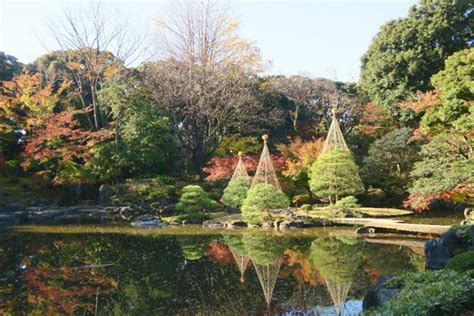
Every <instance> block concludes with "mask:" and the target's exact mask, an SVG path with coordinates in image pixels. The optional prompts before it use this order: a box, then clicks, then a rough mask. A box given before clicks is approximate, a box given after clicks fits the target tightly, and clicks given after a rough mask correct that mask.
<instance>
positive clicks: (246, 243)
mask: <svg viewBox="0 0 474 316" xmlns="http://www.w3.org/2000/svg"><path fill="white" fill-rule="evenodd" d="M404 243H406V244H407V246H403V245H400V244H404ZM420 245H422V241H420V240H411V241H407V240H396V239H394V238H390V239H370V240H364V239H359V238H356V237H354V236H353V235H352V232H351V231H350V230H340V229H339V230H334V229H331V230H330V229H322V228H321V229H312V230H300V231H293V232H289V233H285V234H281V233H280V234H279V233H274V232H262V231H259V230H258V231H257V230H252V229H247V230H242V231H229V230H227V231H220V230H203V229H201V228H197V227H196V228H189V227H170V228H165V229H159V230H140V229H131V228H128V227H127V228H125V227H122V228H117V227H101V228H96V227H93V226H62V227H57V226H56V227H51V226H43V227H38V226H36V227H27V226H20V227H17V228H15V229H13V230H10V231H7V232H3V233H0V314H1V315H3V314H6V315H9V314H14V315H17V314H38V315H39V314H41V315H52V314H79V315H94V314H98V315H110V314H115V315H178V314H179V315H189V314H192V315H194V314H207V315H209V314H218V315H221V314H225V315H234V314H238V315H242V314H270V313H273V314H279V313H284V314H287V315H291V314H299V315H302V314H305V315H336V314H337V313H338V312H341V313H342V314H344V315H353V314H357V313H359V312H360V311H361V309H362V299H363V297H364V295H365V293H366V291H367V288H368V287H369V286H370V285H371V284H373V283H374V282H375V280H376V279H377V277H378V276H380V275H383V274H389V273H392V274H399V273H402V272H405V271H416V270H420V269H422V266H423V257H422V256H420V255H417V254H416V253H417V252H418V253H419V252H420Z"/></svg>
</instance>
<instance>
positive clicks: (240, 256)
mask: <svg viewBox="0 0 474 316" xmlns="http://www.w3.org/2000/svg"><path fill="white" fill-rule="evenodd" d="M224 240H225V243H226V245H227V246H228V247H229V249H230V251H231V252H232V256H233V257H234V260H235V263H236V264H237V267H238V268H239V271H240V282H244V280H245V279H244V275H245V270H246V269H247V266H248V264H249V261H250V257H249V256H247V255H246V254H245V245H244V243H243V241H242V236H240V235H227V236H224Z"/></svg>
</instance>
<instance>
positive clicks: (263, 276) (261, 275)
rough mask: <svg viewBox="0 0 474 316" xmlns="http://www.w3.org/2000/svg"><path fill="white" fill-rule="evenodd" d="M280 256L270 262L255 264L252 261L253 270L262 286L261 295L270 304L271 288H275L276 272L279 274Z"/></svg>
mask: <svg viewBox="0 0 474 316" xmlns="http://www.w3.org/2000/svg"><path fill="white" fill-rule="evenodd" d="M281 262H282V258H278V259H277V260H276V261H275V262H273V263H270V264H256V263H255V262H254V263H253V266H254V268H255V271H256V272H257V276H258V280H259V281H260V285H261V286H262V290H263V296H264V297H265V302H267V304H268V305H270V302H271V301H272V296H273V290H274V289H275V285H276V281H277V279H278V274H280V267H281Z"/></svg>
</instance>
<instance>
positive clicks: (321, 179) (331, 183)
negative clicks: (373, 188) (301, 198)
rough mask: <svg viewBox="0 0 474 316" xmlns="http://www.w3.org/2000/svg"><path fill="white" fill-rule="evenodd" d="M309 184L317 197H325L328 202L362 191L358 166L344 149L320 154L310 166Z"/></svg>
mask: <svg viewBox="0 0 474 316" xmlns="http://www.w3.org/2000/svg"><path fill="white" fill-rule="evenodd" d="M309 186H310V188H311V191H313V193H314V194H315V195H316V196H317V197H319V198H327V199H329V202H330V203H332V202H335V201H337V200H338V199H339V198H341V197H344V196H348V195H356V194H359V193H362V192H364V186H363V184H362V181H361V179H360V176H359V170H358V167H357V165H356V163H355V162H354V159H353V157H352V154H351V153H350V152H348V151H346V150H331V151H328V152H326V153H324V154H321V155H320V156H319V158H318V160H316V162H315V163H314V164H313V166H312V167H311V173H310V180H309Z"/></svg>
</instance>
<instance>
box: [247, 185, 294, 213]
mask: <svg viewBox="0 0 474 316" xmlns="http://www.w3.org/2000/svg"><path fill="white" fill-rule="evenodd" d="M288 206H290V199H289V198H288V197H287V196H286V194H285V193H283V192H281V191H278V190H277V189H276V188H275V187H274V186H273V185H271V184H266V183H259V184H256V185H255V186H254V187H253V188H251V189H250V190H249V191H248V193H247V197H246V198H245V200H244V202H243V204H242V214H243V218H244V220H246V221H251V220H259V221H260V220H262V219H265V217H271V216H270V210H272V209H278V208H287V207H288Z"/></svg>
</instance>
